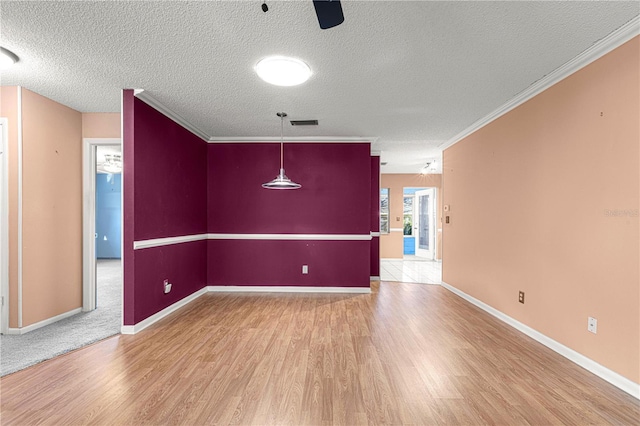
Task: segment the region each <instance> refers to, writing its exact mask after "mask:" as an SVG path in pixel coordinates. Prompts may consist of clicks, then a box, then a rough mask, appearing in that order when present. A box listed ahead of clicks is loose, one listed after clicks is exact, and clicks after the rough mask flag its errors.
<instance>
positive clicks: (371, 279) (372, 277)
mask: <svg viewBox="0 0 640 426" xmlns="http://www.w3.org/2000/svg"><path fill="white" fill-rule="evenodd" d="M369 280H370V281H380V277H379V276H373V275H372V276H370V277H369Z"/></svg>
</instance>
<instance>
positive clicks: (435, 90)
mask: <svg viewBox="0 0 640 426" xmlns="http://www.w3.org/2000/svg"><path fill="white" fill-rule="evenodd" d="M261 4H262V1H261V0H254V1H240V2H232V1H212V2H168V1H163V2H138V1H134V2H115V1H106V2H65V3H59V2H6V1H5V2H1V3H0V14H1V15H0V18H1V27H0V31H1V41H0V42H1V44H2V46H4V47H6V48H9V49H10V50H12V51H14V52H15V53H16V54H17V55H18V56H20V62H19V63H18V64H17V65H16V66H14V67H13V68H12V69H11V70H10V71H8V72H4V73H3V74H2V76H1V77H2V81H1V83H2V85H22V86H24V87H26V88H28V89H30V90H33V91H36V92H38V93H41V94H42V95H44V96H47V97H49V98H51V99H54V100H56V101H58V102H61V103H63V104H65V105H68V106H70V107H72V108H75V109H77V110H79V111H82V112H108V111H119V108H120V90H121V89H122V88H141V89H144V90H145V91H146V92H147V93H149V94H151V95H152V96H153V97H154V98H155V99H157V100H158V101H159V102H161V103H162V104H164V105H165V106H166V107H168V108H169V109H171V110H173V111H174V112H176V113H177V114H179V115H181V116H183V117H184V118H186V119H187V120H189V121H190V122H191V123H192V124H193V125H195V126H196V127H198V128H199V129H201V130H203V131H204V132H205V133H207V134H208V135H209V136H212V137H221V138H225V137H256V138H259V137H267V136H271V137H273V136H278V135H279V131H280V126H279V120H278V118H277V117H276V115H275V113H276V112H277V111H286V112H287V113H289V117H290V118H291V119H318V120H319V122H320V125H319V126H316V127H292V126H287V127H286V128H285V132H286V135H287V136H292V137H312V136H317V137H322V136H326V137H372V138H376V139H374V143H373V149H374V150H380V151H382V158H383V161H387V162H388V165H387V166H385V167H386V171H407V172H417V171H418V170H419V169H420V167H422V165H423V164H424V163H425V162H426V160H428V159H430V158H437V157H438V156H439V150H438V148H437V146H438V145H439V144H441V143H442V142H443V141H447V140H448V139H449V138H451V137H453V136H454V135H456V134H457V133H458V132H460V131H462V130H463V129H465V128H466V127H467V126H469V125H470V124H472V123H473V122H475V121H476V120H478V119H480V118H482V117H484V116H485V115H487V114H489V113H490V112H491V111H493V110H494V109H496V108H497V107H499V106H500V105H502V104H503V103H505V102H506V101H508V100H509V99H511V98H513V97H514V96H515V95H516V94H518V93H519V92H522V91H523V90H525V89H526V88H527V87H528V86H530V85H531V84H532V83H534V82H536V81H537V80H539V79H541V78H542V77H544V76H545V75H546V74H548V73H549V72H551V71H553V70H554V69H556V68H558V67H559V66H561V65H562V64H564V63H566V62H567V61H569V60H570V59H572V58H573V57H575V56H576V55H578V54H580V53H581V52H583V51H584V50H585V49H587V48H589V47H590V46H592V45H593V44H594V43H596V42H597V41H598V40H600V39H602V38H603V37H605V36H606V35H607V34H609V33H611V32H612V31H614V30H615V29H617V28H619V27H620V26H622V25H623V24H625V23H626V22H628V21H629V20H630V19H632V18H633V17H634V16H636V15H638V12H639V10H638V9H639V6H638V2H635V1H633V2H574V1H564V2H536V1H534V2H526V1H513V2H460V1H445V2H432V1H417V2H404V1H377V2H370V1H366V2H354V1H343V10H344V14H345V22H344V24H342V25H340V26H338V27H336V28H333V29H329V30H321V29H320V28H319V26H318V23H317V20H316V17H315V14H314V9H313V4H312V2H311V0H305V1H287V2H274V1H267V4H268V5H269V12H267V13H263V12H262V10H261ZM268 55H289V56H294V57H298V58H300V59H302V60H304V61H305V62H307V63H308V64H309V65H310V67H311V68H312V70H313V73H314V74H313V76H312V77H311V79H310V80H309V81H308V82H307V83H306V84H304V85H302V86H297V87H275V86H270V85H268V84H266V83H264V82H262V81H261V80H260V79H259V78H258V77H257V76H256V74H255V73H254V71H253V66H254V65H255V63H256V62H258V61H259V60H260V59H261V58H263V57H265V56H268ZM383 170H385V169H384V168H383Z"/></svg>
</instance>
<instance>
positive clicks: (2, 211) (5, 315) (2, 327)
mask: <svg viewBox="0 0 640 426" xmlns="http://www.w3.org/2000/svg"><path fill="white" fill-rule="evenodd" d="M8 126H9V120H8V119H7V118H5V117H0V129H2V130H1V132H2V135H1V139H2V144H1V145H0V153H1V154H2V158H1V160H0V161H2V173H1V175H0V179H1V180H0V207H1V208H0V236H1V238H0V244H1V245H0V270H1V271H2V275H1V276H0V297H2V306H1V307H0V333H2V334H6V333H7V330H8V329H9V131H8Z"/></svg>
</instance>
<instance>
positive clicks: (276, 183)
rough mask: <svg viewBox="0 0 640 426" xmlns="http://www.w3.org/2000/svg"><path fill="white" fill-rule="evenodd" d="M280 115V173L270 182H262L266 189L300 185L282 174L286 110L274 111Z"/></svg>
mask: <svg viewBox="0 0 640 426" xmlns="http://www.w3.org/2000/svg"><path fill="white" fill-rule="evenodd" d="M276 115H277V116H278V117H280V174H279V175H278V176H277V177H276V178H275V179H274V180H272V181H271V182H267V183H263V184H262V187H263V188H267V189H298V188H301V187H302V185H300V184H299V183H295V182H292V181H291V179H289V178H288V177H287V175H285V174H284V118H285V117H286V116H287V113H286V112H278V113H276Z"/></svg>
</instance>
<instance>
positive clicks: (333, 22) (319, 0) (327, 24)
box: [262, 0, 344, 30]
mask: <svg viewBox="0 0 640 426" xmlns="http://www.w3.org/2000/svg"><path fill="white" fill-rule="evenodd" d="M313 7H314V8H315V9H316V16H317V17H318V23H319V24H320V28H322V29H323V30H326V29H328V28H333V27H336V26H338V25H340V24H342V23H343V22H344V14H343V13H342V5H340V0H313ZM268 10H269V7H268V6H267V3H266V1H265V2H263V3H262V11H263V12H267V11H268Z"/></svg>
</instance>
